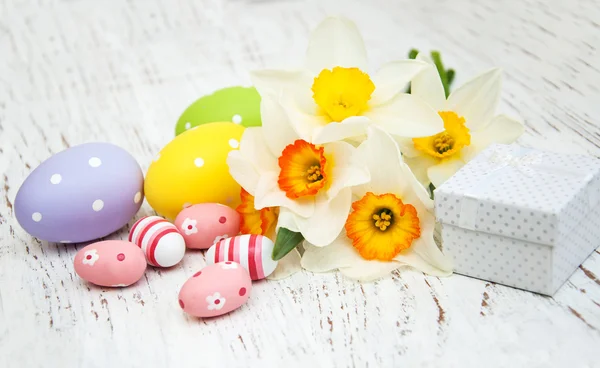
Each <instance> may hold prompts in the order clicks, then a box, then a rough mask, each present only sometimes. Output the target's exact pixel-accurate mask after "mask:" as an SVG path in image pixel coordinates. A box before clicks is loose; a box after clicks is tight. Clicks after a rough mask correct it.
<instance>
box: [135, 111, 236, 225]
mask: <svg viewBox="0 0 600 368" xmlns="http://www.w3.org/2000/svg"><path fill="white" fill-rule="evenodd" d="M243 132H244V127H243V126H240V125H237V124H234V123H210V124H203V125H201V126H198V127H197V128H195V129H191V130H188V131H186V132H184V133H182V134H180V135H178V136H177V137H175V139H173V140H172V141H171V142H169V143H168V144H167V145H166V146H165V147H164V148H163V149H162V150H161V151H160V153H159V154H158V155H157V156H156V158H155V159H154V161H153V162H152V164H151V165H150V167H149V168H148V173H147V174H146V180H145V181H144V193H145V195H146V200H148V203H149V204H150V206H152V208H154V210H155V211H156V212H158V214H159V215H161V216H164V217H166V218H168V219H171V220H172V219H174V218H175V217H176V216H177V214H178V213H179V211H181V210H182V209H183V208H185V207H188V206H190V205H192V204H197V203H221V204H224V205H227V206H230V207H232V208H236V207H237V205H238V204H239V203H240V186H239V184H238V183H236V182H235V180H233V178H232V177H231V175H230V174H229V167H228V166H227V162H226V160H227V155H228V154H229V152H230V151H232V150H236V149H238V147H239V144H240V143H239V142H240V139H241V138H242V133H243Z"/></svg>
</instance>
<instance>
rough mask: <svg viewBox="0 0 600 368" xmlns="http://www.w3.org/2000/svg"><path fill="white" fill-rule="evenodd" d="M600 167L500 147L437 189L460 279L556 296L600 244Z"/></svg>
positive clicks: (446, 245) (576, 158)
mask: <svg viewBox="0 0 600 368" xmlns="http://www.w3.org/2000/svg"><path fill="white" fill-rule="evenodd" d="M599 177H600V161H599V160H597V159H594V158H591V157H587V156H580V155H564V154H557V153H550V152H540V151H536V150H532V149H528V148H524V147H520V146H517V145H510V146H507V145H493V146H491V147H489V148H488V149H486V150H485V151H483V152H482V153H481V154H479V155H478V156H477V157H476V158H475V159H473V160H472V161H471V162H469V163H468V164H466V165H465V166H464V167H463V168H462V169H461V170H459V171H458V172H457V173H456V174H455V175H454V176H453V177H452V178H450V179H449V180H448V181H447V182H445V183H444V184H443V185H441V186H440V187H439V188H437V189H436V190H435V213H436V218H437V220H438V221H439V222H440V223H441V236H442V247H443V250H444V253H446V254H448V255H449V256H451V257H452V258H453V259H454V266H455V272H456V273H459V274H463V275H467V276H472V277H476V278H480V279H484V280H488V281H492V282H497V283H500V284H504V285H508V286H513V287H516V288H520V289H525V290H529V291H533V292H537V293H541V294H546V295H553V294H554V293H555V292H556V290H558V288H559V287H560V286H561V285H562V284H563V283H564V282H565V281H566V280H567V279H568V278H569V276H570V275H571V274H572V273H573V272H574V271H575V270H576V269H577V267H578V266H579V265H580V264H581V263H582V262H583V261H584V260H585V259H586V258H587V257H588V256H589V255H590V253H592V252H593V251H594V249H596V248H597V247H598V246H599V245H600V209H599V208H598V207H599V206H598V200H599V198H600V178H599Z"/></svg>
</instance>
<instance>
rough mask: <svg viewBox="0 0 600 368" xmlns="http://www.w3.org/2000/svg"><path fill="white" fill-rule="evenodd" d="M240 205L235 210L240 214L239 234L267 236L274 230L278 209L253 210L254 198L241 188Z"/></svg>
mask: <svg viewBox="0 0 600 368" xmlns="http://www.w3.org/2000/svg"><path fill="white" fill-rule="evenodd" d="M240 197H241V200H242V203H241V204H240V205H239V206H238V207H237V208H236V211H237V212H238V213H239V214H240V232H241V233H242V234H254V235H269V232H270V230H274V226H275V224H276V223H277V218H278V217H279V207H267V208H263V209H260V210H257V209H255V208H254V196H253V195H252V194H250V193H248V192H246V191H245V190H244V188H242V192H241V195H240Z"/></svg>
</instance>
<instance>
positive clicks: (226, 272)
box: [179, 262, 252, 317]
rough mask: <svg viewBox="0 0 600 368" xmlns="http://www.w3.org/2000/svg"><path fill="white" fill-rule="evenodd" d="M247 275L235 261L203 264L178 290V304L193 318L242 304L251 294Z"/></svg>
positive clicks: (213, 315) (210, 315) (213, 313)
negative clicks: (204, 265)
mask: <svg viewBox="0 0 600 368" xmlns="http://www.w3.org/2000/svg"><path fill="white" fill-rule="evenodd" d="M250 291H252V281H251V280H250V275H248V271H246V270H245V269H244V268H243V267H242V266H241V265H239V264H238V263H235V262H219V263H215V264H212V265H208V266H206V267H204V268H203V269H202V270H200V271H198V272H196V273H195V274H194V276H192V277H191V278H190V279H188V280H187V281H186V282H185V284H183V286H182V287H181V290H180V291H179V306H180V307H181V308H182V309H183V311H184V312H186V313H188V314H191V315H192V316H196V317H215V316H220V315H222V314H225V313H229V312H231V311H233V310H235V309H237V308H239V307H241V306H242V305H243V304H244V303H246V301H247V300H248V297H249V296H250Z"/></svg>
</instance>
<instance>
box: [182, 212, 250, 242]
mask: <svg viewBox="0 0 600 368" xmlns="http://www.w3.org/2000/svg"><path fill="white" fill-rule="evenodd" d="M175 226H177V229H178V230H179V233H181V235H183V238H184V239H185V244H186V245H187V247H188V248H192V249H208V248H210V246H211V245H213V244H215V243H216V242H218V241H219V240H222V239H226V238H229V237H232V236H236V235H237V234H238V233H239V232H240V215H239V214H238V213H237V212H236V211H235V210H234V209H232V208H230V207H227V206H225V205H222V204H218V203H201V204H195V205H193V206H190V207H187V208H184V209H183V210H182V211H181V212H179V215H177V218H176V219H175Z"/></svg>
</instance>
